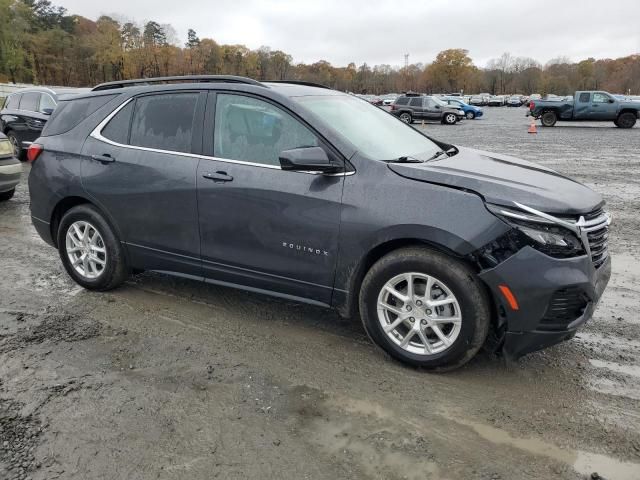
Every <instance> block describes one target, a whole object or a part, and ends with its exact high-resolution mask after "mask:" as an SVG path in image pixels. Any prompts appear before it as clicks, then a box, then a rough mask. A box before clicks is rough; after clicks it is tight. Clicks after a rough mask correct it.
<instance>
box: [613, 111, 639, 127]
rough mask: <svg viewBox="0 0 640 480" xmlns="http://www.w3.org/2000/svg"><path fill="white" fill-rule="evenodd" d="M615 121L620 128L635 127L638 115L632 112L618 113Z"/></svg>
mask: <svg viewBox="0 0 640 480" xmlns="http://www.w3.org/2000/svg"><path fill="white" fill-rule="evenodd" d="M614 123H615V124H616V126H617V127H620V128H633V126H634V125H635V124H636V116H635V114H633V113H631V112H624V113H621V114H620V115H618V118H617V119H616V121H615V122H614Z"/></svg>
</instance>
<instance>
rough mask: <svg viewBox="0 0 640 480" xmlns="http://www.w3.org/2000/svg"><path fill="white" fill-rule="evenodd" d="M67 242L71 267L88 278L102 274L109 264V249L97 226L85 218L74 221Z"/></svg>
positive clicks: (69, 229)
mask: <svg viewBox="0 0 640 480" xmlns="http://www.w3.org/2000/svg"><path fill="white" fill-rule="evenodd" d="M65 244H66V249H67V256H68V257H69V262H70V263H71V267H72V268H73V269H74V270H75V271H76V272H77V273H79V274H80V275H82V276H83V277H84V278H87V279H96V278H98V277H99V276H100V275H102V273H103V272H104V270H105V267H106V266H107V249H106V247H105V244H104V240H103V239H102V235H100V232H99V231H98V230H97V229H96V227H94V226H93V225H91V224H90V223H89V222H86V221H83V220H79V221H77V222H74V223H72V224H71V225H70V226H69V228H68V230H67V235H66V242H65Z"/></svg>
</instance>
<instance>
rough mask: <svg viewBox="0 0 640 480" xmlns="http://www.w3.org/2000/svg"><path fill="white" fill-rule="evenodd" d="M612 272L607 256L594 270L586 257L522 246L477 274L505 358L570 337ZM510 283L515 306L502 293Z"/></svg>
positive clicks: (600, 294) (588, 315)
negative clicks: (491, 302)
mask: <svg viewBox="0 0 640 480" xmlns="http://www.w3.org/2000/svg"><path fill="white" fill-rule="evenodd" d="M610 276H611V259H610V258H609V257H607V258H606V260H605V261H604V262H603V263H602V264H601V265H600V266H599V267H598V268H595V267H594V265H593V263H592V261H591V259H590V258H589V256H587V255H583V256H580V257H575V258H563V259H560V258H552V257H549V256H547V255H545V254H543V253H541V252H539V251H537V250H535V249H533V248H531V247H524V248H523V249H521V250H520V251H519V252H517V253H516V254H514V255H513V256H511V257H509V258H508V259H507V260H505V261H504V262H502V263H500V264H499V265H497V266H496V267H494V268H491V269H488V270H485V271H483V272H481V273H480V278H481V279H482V280H483V281H484V282H485V283H486V285H487V286H488V287H489V289H490V290H491V292H492V294H493V298H494V299H495V303H496V307H497V315H498V331H499V332H500V333H499V343H498V347H499V348H501V350H502V352H503V354H504V355H505V356H506V357H508V358H518V357H520V356H522V355H525V354H527V353H530V352H533V351H536V350H541V349H543V348H546V347H549V346H551V345H554V344H556V343H560V342H562V341H565V340H568V339H570V338H572V337H573V336H574V335H575V333H576V331H577V329H578V328H579V327H580V326H581V325H583V324H584V323H585V322H586V321H588V320H589V319H590V318H591V317H592V315H593V312H594V310H595V308H596V305H597V304H598V301H599V300H600V297H601V296H602V293H603V292H604V289H605V288H606V286H607V283H608V282H609V278H610ZM501 285H508V287H509V289H510V290H511V292H512V293H513V295H514V296H515V298H516V299H517V309H514V308H513V307H512V306H511V305H509V302H508V301H507V299H505V298H504V296H503V295H502V294H501V290H500V288H499V287H500V286H501Z"/></svg>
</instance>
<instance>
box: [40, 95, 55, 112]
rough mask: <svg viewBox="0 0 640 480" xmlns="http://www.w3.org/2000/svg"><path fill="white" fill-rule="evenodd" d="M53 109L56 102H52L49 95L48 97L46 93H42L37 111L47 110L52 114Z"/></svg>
mask: <svg viewBox="0 0 640 480" xmlns="http://www.w3.org/2000/svg"><path fill="white" fill-rule="evenodd" d="M55 108H56V102H55V101H54V100H53V98H51V95H49V94H48V93H43V94H42V96H41V97H40V107H39V109H38V111H40V112H44V111H45V110H47V109H48V110H49V111H51V112H53V110H54V109H55Z"/></svg>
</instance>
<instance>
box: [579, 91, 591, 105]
mask: <svg viewBox="0 0 640 480" xmlns="http://www.w3.org/2000/svg"><path fill="white" fill-rule="evenodd" d="M590 96H591V94H590V93H589V92H582V93H581V94H580V100H579V101H580V103H588V102H589V97H590Z"/></svg>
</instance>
